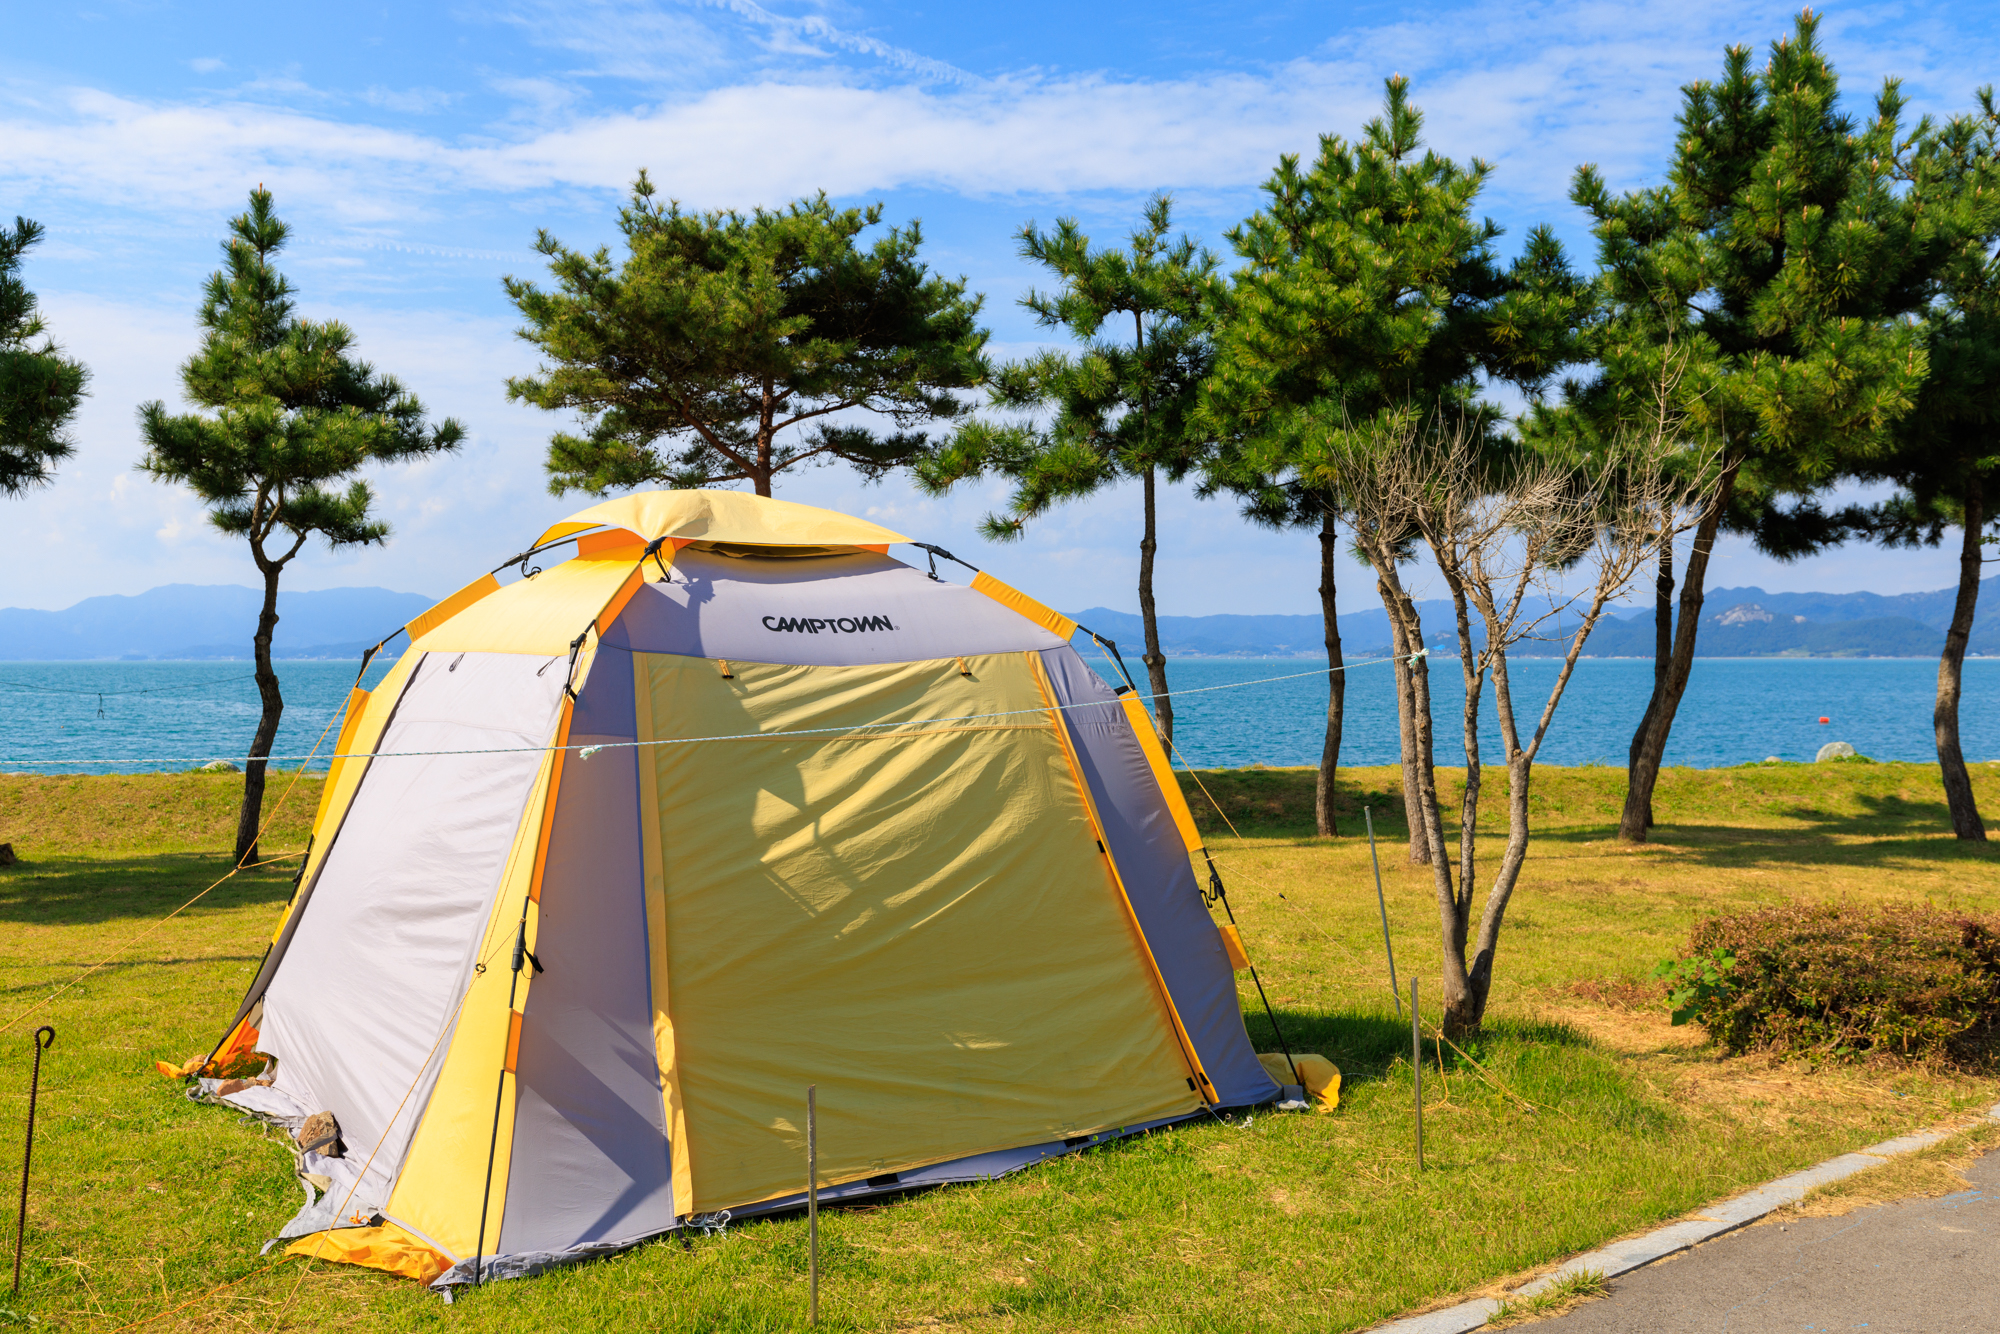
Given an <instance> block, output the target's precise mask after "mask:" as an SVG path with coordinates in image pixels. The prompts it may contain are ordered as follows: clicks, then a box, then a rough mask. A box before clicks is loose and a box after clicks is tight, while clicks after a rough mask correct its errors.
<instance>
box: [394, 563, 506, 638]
mask: <svg viewBox="0 0 2000 1334" xmlns="http://www.w3.org/2000/svg"><path fill="white" fill-rule="evenodd" d="M499 588H500V581H499V580H498V579H495V578H494V577H493V576H492V575H490V574H485V575H481V576H480V577H479V578H477V579H474V580H473V581H472V582H471V583H469V584H467V585H466V586H465V587H464V588H461V589H459V590H458V591H457V592H456V593H453V594H452V595H451V596H450V597H448V598H446V599H445V600H444V601H442V602H440V603H438V604H437V606H435V607H432V608H431V609H430V610H429V611H427V612H425V613H424V614H423V615H421V616H419V617H417V619H416V620H414V621H411V622H410V623H409V624H408V625H406V626H404V627H403V629H404V630H405V631H406V632H408V634H409V636H410V642H411V643H412V644H414V643H416V642H417V641H418V640H419V639H422V638H423V637H424V636H425V635H427V634H429V633H430V632H431V631H433V630H435V629H437V628H438V627H439V626H440V625H443V624H444V623H445V622H446V621H448V620H450V619H451V618H452V617H454V616H456V615H458V614H459V613H460V612H462V611H464V610H465V609H466V608H467V607H470V606H471V605H472V604H473V603H475V602H477V601H479V599H481V598H483V597H485V596H486V595H487V594H488V593H494V592H498V591H499Z"/></svg>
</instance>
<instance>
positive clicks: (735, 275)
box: [506, 172, 987, 496]
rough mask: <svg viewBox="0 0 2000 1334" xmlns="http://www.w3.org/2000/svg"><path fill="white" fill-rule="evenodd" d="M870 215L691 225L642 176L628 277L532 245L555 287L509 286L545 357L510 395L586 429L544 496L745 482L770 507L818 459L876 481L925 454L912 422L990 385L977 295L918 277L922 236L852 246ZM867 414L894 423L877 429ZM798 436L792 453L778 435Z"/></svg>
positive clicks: (559, 449) (726, 216) (559, 458)
mask: <svg viewBox="0 0 2000 1334" xmlns="http://www.w3.org/2000/svg"><path fill="white" fill-rule="evenodd" d="M881 217H882V210H881V207H880V205H877V206H874V207H872V208H869V209H866V210H862V209H847V210H845V211H836V210H835V209H834V207H833V205H831V204H830V203H828V202H827V198H826V196H825V195H823V194H822V195H820V196H818V197H817V198H815V199H806V200H800V201H799V202H797V203H795V204H793V205H791V206H790V207H789V208H786V209H783V210H779V211H775V212H774V211H767V210H765V209H757V210H756V211H754V212H752V213H750V214H747V215H745V214H740V213H733V212H730V213H701V214H696V213H684V212H682V211H681V207H680V205H679V204H678V203H668V204H666V205H661V204H660V203H658V202H657V201H656V200H655V199H654V197H653V184H652V182H651V181H650V180H648V179H647V177H646V174H645V173H644V172H640V173H639V179H638V181H637V182H636V183H635V184H634V186H633V188H632V198H631V202H630V203H629V204H627V205H626V207H625V208H624V209H622V210H620V212H619V215H618V227H619V230H620V231H621V232H623V233H624V236H625V244H626V248H627V251H628V254H627V256H626V259H625V261H624V263H623V264H622V265H619V266H617V267H616V268H615V269H614V267H613V265H612V261H611V254H610V252H609V251H608V250H606V249H599V250H598V251H596V252H595V253H594V254H584V253H582V252H580V251H575V250H571V249H569V248H568V247H566V246H564V245H563V244H562V243H561V242H560V241H557V240H556V239H555V238H554V237H553V236H551V235H549V234H548V233H547V232H546V231H544V232H542V233H540V234H539V237H538V239H537V241H536V243H535V248H536V249H537V250H539V251H540V252H541V253H542V254H543V255H546V256H547V257H548V260H549V269H550V272H551V274H552V275H553V276H554V278H555V288H554V290H552V291H551V290H544V289H542V288H539V287H537V286H535V285H534V284H533V283H530V282H524V281H521V280H518V279H515V278H508V279H506V288H507V295H508V296H509V297H511V298H512V299H513V301H514V304H515V306H516V307H517V308H518V309H519V310H520V312H521V314H522V316H523V317H524V318H525V319H526V320H527V324H526V325H525V327H523V328H522V329H521V331H520V333H521V337H522V338H523V339H525V340H527V341H528V342H530V343H533V344H534V345H535V346H536V347H537V348H538V349H539V350H540V351H541V353H542V355H543V356H544V358H545V359H546V364H545V365H544V366H543V368H542V370H541V372H540V373H539V374H538V375H532V376H520V377H516V378H513V379H510V380H508V382H507V396H508V397H509V398H510V399H514V400H518V401H521V402H527V403H532V404H534V405H535V406H536V407H539V408H546V409H548V410H550V411H572V412H576V413H578V414H579V415H581V416H582V418H583V420H584V422H585V424H586V425H587V426H588V428H589V430H588V432H587V433H586V434H584V435H571V434H568V433H562V434H558V435H556V436H555V437H554V438H553V440H551V442H550V444H549V456H548V472H549V489H550V490H551V491H552V492H554V493H555V494H557V495H561V494H562V493H563V492H565V491H569V490H582V491H589V492H593V493H597V494H602V493H604V492H606V491H610V490H614V489H617V488H620V487H630V486H640V485H644V484H646V483H648V482H665V483H667V484H668V485H670V486H676V487H702V486H721V485H725V484H727V483H729V482H738V481H748V482H749V483H750V484H751V485H752V486H753V487H754V488H755V489H756V492H757V494H758V495H760V496H768V495H770V494H771V486H772V479H773V478H775V477H776V476H777V474H779V473H780V472H783V471H785V470H786V469H789V468H795V467H798V466H800V465H802V464H805V463H809V462H813V461H815V460H817V461H818V462H821V463H824V462H828V461H831V460H834V459H839V460H841V461H843V462H846V463H849V464H851V465H853V466H854V467H855V468H857V469H859V470H860V472H861V474H862V476H863V477H865V478H868V479H869V480H874V479H877V478H880V477H881V476H883V475H884V474H885V473H888V472H890V471H892V470H894V469H897V468H901V467H907V466H909V465H910V464H911V463H913V462H914V461H915V460H917V459H918V458H920V457H922V455H923V454H924V453H926V452H927V451H928V449H929V448H930V441H929V439H928V437H927V436H926V435H925V434H924V433H923V432H922V431H921V430H917V429H915V428H917V427H920V426H922V425H924V424H925V423H928V422H932V421H947V422H948V421H951V420H953V419H955V418H957V417H958V416H960V415H961V414H963V413H964V412H966V411H969V406H968V405H967V404H966V403H965V402H964V401H962V399H961V398H960V396H959V395H960V391H962V390H965V389H969V388H972V387H974V386H976V385H978V384H981V383H983V382H984V380H985V378H986V375H987V366H986V362H985V359H984V357H983V355H982V351H981V349H983V348H984V346H985V344H986V331H985V330H984V329H981V328H980V327H979V325H978V314H979V307H980V302H981V298H979V297H978V296H972V297H968V296H966V294H965V282H964V280H962V279H961V280H959V281H957V282H951V281H947V280H946V279H943V278H940V277H937V276H935V275H933V274H932V273H930V271H929V270H928V269H926V268H925V266H924V265H923V263H922V262H920V260H919V259H918V251H919V250H920V249H921V248H922V245H923V234H922V231H921V229H920V228H919V227H918V226H917V225H916V224H915V223H912V224H910V225H909V226H908V227H906V228H891V229H890V230H889V232H888V233H887V235H885V236H883V237H882V238H880V239H879V240H877V241H876V242H875V244H874V245H873V246H872V247H871V248H869V249H867V250H863V249H862V248H861V247H860V246H858V245H857V244H856V238H857V237H858V236H859V235H860V234H861V233H862V232H863V231H865V230H866V229H867V228H869V227H872V226H874V225H875V224H876V223H878V222H879V221H880V220H881ZM861 412H866V413H873V414H876V415H878V416H883V417H887V418H888V419H889V420H890V422H891V423H892V424H893V425H894V426H895V428H896V429H895V430H894V431H893V432H891V433H888V434H877V433H876V432H875V431H873V430H871V429H869V428H868V427H866V426H864V425H861V424H859V423H858V422H857V421H856V420H855V419H854V414H856V413H861ZM836 414H840V415H839V416H836ZM809 424H810V425H811V430H810V431H809V432H806V433H804V439H803V440H795V439H793V438H792V436H791V435H787V434H786V433H787V432H790V431H792V428H794V427H801V426H807V425H809ZM662 442H665V444H666V446H667V448H666V450H664V451H663V450H662V449H661V444H662Z"/></svg>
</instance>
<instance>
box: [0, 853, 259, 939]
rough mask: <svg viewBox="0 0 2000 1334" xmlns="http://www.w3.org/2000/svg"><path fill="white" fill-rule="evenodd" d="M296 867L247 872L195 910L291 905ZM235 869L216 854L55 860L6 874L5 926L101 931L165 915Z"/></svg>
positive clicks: (2, 894)
mask: <svg viewBox="0 0 2000 1334" xmlns="http://www.w3.org/2000/svg"><path fill="white" fill-rule="evenodd" d="M292 869H293V868H291V867H288V866H283V865H280V866H274V867H271V868H269V869H265V870H257V871H245V872H243V873H241V874H239V875H236V876H233V877H231V878H230V879H228V880H225V881H223V883H221V884H220V885H216V886H215V888H214V889H212V890H210V891H209V892H208V893H207V894H206V895H205V896H203V898H202V900H201V902H200V903H198V904H196V905H195V906H194V907H193V908H192V909H190V911H191V912H202V911H213V910H217V909H227V908H241V907H244V906H246V905H252V904H277V903H282V902H284V900H285V899H287V898H289V897H290V896H291V892H292ZM228 870H229V858H228V857H227V856H226V855H217V854H215V853H197V852H180V853H174V852H169V853H157V854H154V855H152V856H146V857H49V858H43V859H38V860H36V861H32V862H21V863H19V864H18V865H15V866H12V867H9V868H8V869H6V870H5V871H0V922H21V923H28V924H33V925H36V926H95V925H99V924H102V923H105V922H114V921H122V920H130V919H134V918H153V917H164V916H166V914H168V913H170V912H172V911H173V910H174V909H176V908H178V907H180V906H181V905H182V904H183V903H186V902H187V901H188V900H189V899H191V898H193V897H194V896H195V895H196V894H197V893H199V892H200V891H201V890H203V889H204V888H206V887H207V886H209V885H210V884H213V883H214V882H215V881H216V880H219V879H221V877H222V876H223V875H224V873H226V872H227V871H228Z"/></svg>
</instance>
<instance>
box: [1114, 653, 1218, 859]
mask: <svg viewBox="0 0 2000 1334" xmlns="http://www.w3.org/2000/svg"><path fill="white" fill-rule="evenodd" d="M1118 702H1119V703H1120V704H1122V705H1124V706H1125V717H1126V719H1127V720H1128V721H1129V722H1130V723H1131V724H1132V734H1133V735H1134V736H1136V737H1138V738H1139V749H1140V750H1143V751H1145V752H1146V763H1147V764H1149V765H1151V766H1152V768H1153V777H1154V778H1155V779H1157V780H1158V781H1159V784H1160V795H1161V796H1162V797H1165V798H1166V801H1167V809H1168V810H1169V811H1171V812H1172V813H1173V817H1174V823H1175V824H1176V825H1178V826H1179V827H1180V831H1181V842H1183V843H1185V844H1187V850H1188V851H1189V852H1199V851H1201V846H1202V838H1201V831H1200V830H1199V829H1197V828H1195V824H1194V812H1193V811H1191V810H1189V809H1188V804H1187V797H1186V796H1185V795H1184V794H1183V793H1182V792H1181V785H1180V783H1179V782H1178V781H1177V780H1176V779H1175V778H1174V766H1173V764H1172V763H1171V762H1169V761H1168V759H1167V751H1166V747H1164V746H1162V745H1161V744H1160V734H1159V732H1158V731H1157V730H1155V729H1154V727H1153V716H1152V715H1151V714H1149V713H1147V712H1146V706H1145V705H1144V704H1142V703H1141V702H1140V701H1139V695H1138V692H1136V691H1131V690H1128V691H1126V692H1125V693H1124V694H1122V695H1120V696H1119V697H1118Z"/></svg>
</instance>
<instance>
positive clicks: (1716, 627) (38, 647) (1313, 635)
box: [0, 576, 2000, 662]
mask: <svg viewBox="0 0 2000 1334" xmlns="http://www.w3.org/2000/svg"><path fill="white" fill-rule="evenodd" d="M1956 596H1957V590H1955V589H1949V588H1945V589H1939V590H1937V591H1936V592H1932V593H1904V594H1900V595H1896V596H1883V595H1881V594H1879V593H1767V592H1765V591H1764V590H1763V589H1761V588H1717V589H1711V590H1709V593H1708V596H1707V600H1706V602H1705V604H1704V607H1703V620H1704V621H1705V624H1704V625H1703V626H1702V628H1701V636H1700V638H1699V639H1698V640H1697V641H1696V642H1697V645H1698V648H1697V652H1698V653H1700V654H1701V655H1702V656H1704V657H1716V658H1746V657H1781V656H1793V657H1873V658H1934V657H1936V656H1937V655H1938V653H1939V651H1940V650H1941V649H1942V648H1943V645H1944V631H1945V627H1946V626H1947V625H1949V624H1950V621H1951V608H1952V603H1953V600H1954V599H1955V598H1956ZM1996 599H2000V576H1995V577H1994V578H1992V579H1988V580H1987V581H1986V582H1985V583H1983V584H1981V585H1980V594H1979V602H1980V607H1981V609H1982V611H1983V612H1984V613H1985V614H1983V615H1982V616H1981V617H1980V618H1979V619H1978V620H1977V621H1976V622H1975V623H1974V625H1973V631H1972V645H1971V651H1972V652H1973V653H1975V654H1981V655H2000V612H1996V611H1994V610H1993V608H1994V606H1995V600H1996ZM262 600H263V598H262V594H261V593H259V592H258V591H257V590H256V589H253V588H240V587H235V586H231V585H198V584H167V585H165V586H163V587H160V588H154V589H149V590H147V591H146V592H144V593H136V594H114V595H111V596H107V597H95V598H86V599H84V600H83V601H82V602H79V603H77V604H76V605H75V606H74V607H69V608H66V609H64V610H62V611H30V610H26V609H22V608H7V609H4V610H0V660H12V661H34V662H70V661H84V660H99V661H101V660H104V659H114V660H115V659H126V660H133V661H143V660H148V659H169V660H180V659H232V658H233V659H247V658H249V657H250V653H251V649H250V637H251V635H252V634H253V633H254V632H255V630H256V626H257V608H258V606H259V605H260V604H261V602H262ZM432 602H433V599H432V598H429V597H426V596H424V595H423V594H421V593H393V592H391V591H389V590H388V589H386V588H329V589H323V590H320V591H317V592H310V593H280V594H279V595H278V617H279V619H278V629H277V632H276V634H275V636H274V637H273V643H274V646H275V650H274V651H275V653H276V656H278V657H280V658H294V659H296V658H335V659H339V658H357V657H359V656H361V651H362V650H363V649H365V648H367V647H368V646H369V645H371V644H373V643H375V642H376V641H377V640H379V639H381V638H382V636H384V635H386V634H388V633H389V632H391V631H392V630H394V629H395V628H396V627H397V626H399V625H402V624H403V623H404V622H406V621H409V620H410V619H411V618H413V617H415V616H417V615H418V614H419V613H421V612H423V611H425V610H427V609H428V608H429V607H430V606H431V605H432ZM1417 609H1418V611H1419V612H1420V613H1421V614H1422V616H1423V619H1424V629H1425V631H1426V634H1427V637H1428V638H1429V639H1430V642H1431V644H1432V646H1433V647H1434V648H1449V647H1450V646H1451V643H1452V628H1451V604H1450V603H1449V602H1447V601H1443V600H1441V599H1440V600H1435V601H1427V602H1421V603H1418V604H1417ZM1071 615H1072V616H1073V617H1074V619H1075V620H1077V621H1079V622H1081V623H1082V624H1084V625H1087V626H1089V627H1090V628H1091V629H1093V630H1095V631H1097V632H1098V633H1099V634H1102V635H1105V636H1107V637H1109V638H1111V639H1114V640H1116V641H1117V642H1118V644H1119V647H1120V648H1121V649H1126V650H1131V651H1132V653H1133V656H1134V657H1135V658H1136V656H1137V654H1139V653H1141V652H1143V651H1144V650H1143V644H1144V642H1145V638H1144V635H1143V633H1142V632H1141V629H1140V623H1139V618H1138V617H1137V616H1134V615H1132V614H1130V613H1129V612H1120V611H1112V610H1110V609H1108V608H1105V607H1091V608H1089V609H1087V610H1085V611H1080V612H1075V613H1071ZM1323 633H1324V632H1323V630H1322V628H1321V625H1320V618H1319V617H1317V616H1162V617H1161V618H1160V639H1161V647H1162V648H1164V649H1165V651H1166V652H1167V653H1168V654H1169V655H1170V656H1176V657H1245V658H1252V657H1256V658H1263V657H1280V658H1282V657H1314V656H1318V655H1321V654H1324V653H1325V652H1326V646H1325V641H1324V638H1323ZM1340 638H1341V647H1342V650H1343V652H1344V653H1345V654H1346V655H1347V656H1348V657H1374V656H1378V655H1381V654H1385V653H1387V652H1388V644H1389V618H1388V617H1387V616H1386V615H1385V614H1384V613H1383V611H1382V609H1381V608H1380V607H1372V608H1370V609H1368V610H1367V611H1356V612H1349V613H1348V614H1347V615H1345V616H1342V617H1341V618H1340ZM1557 649H1558V646H1557V645H1555V644H1553V643H1549V642H1546V641H1543V642H1534V643H1526V644H1522V645H1520V646H1519V647H1518V648H1517V649H1516V650H1515V652H1516V653H1517V654H1519V655H1521V656H1536V655H1540V654H1548V653H1553V652H1556V651H1557ZM1585 652H1586V654H1587V655H1588V656H1590V657H1594V658H1621V657H1638V658H1644V657H1651V656H1652V653H1653V613H1652V610H1651V608H1647V609H1645V610H1643V611H1639V612H1637V613H1633V612H1631V611H1629V610H1628V611H1627V612H1626V614H1625V615H1624V616H1623V617H1622V618H1620V619H1611V620H1606V621H1605V622H1603V623H1602V624H1600V625H1599V626H1598V627H1597V629H1596V631H1595V632H1594V633H1592V635H1591V637H1590V642H1589V643H1588V644H1587V645H1586V646H1585Z"/></svg>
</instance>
